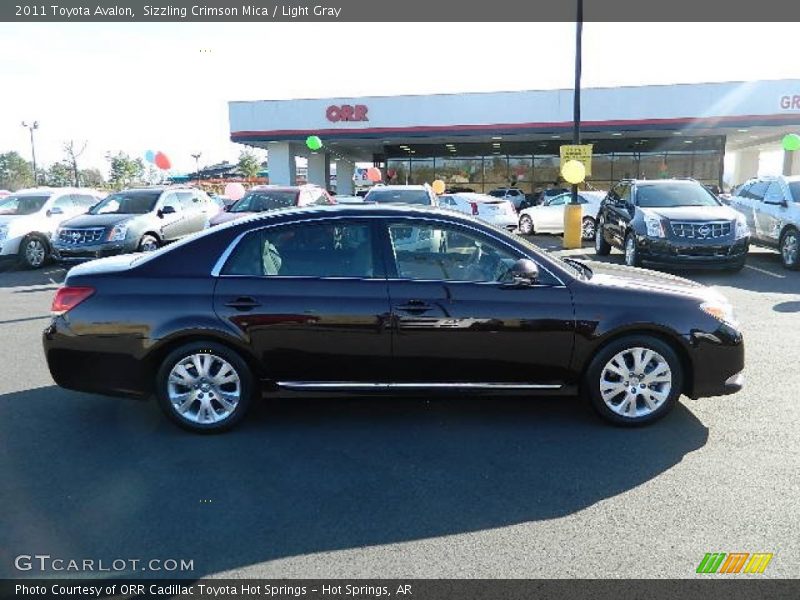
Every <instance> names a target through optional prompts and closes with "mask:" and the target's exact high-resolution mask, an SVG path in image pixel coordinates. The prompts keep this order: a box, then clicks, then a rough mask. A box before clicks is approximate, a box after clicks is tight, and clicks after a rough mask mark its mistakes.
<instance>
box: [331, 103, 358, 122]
mask: <svg viewBox="0 0 800 600" xmlns="http://www.w3.org/2000/svg"><path fill="white" fill-rule="evenodd" d="M367 110H368V108H367V107H366V106H365V105H363V104H356V105H355V106H353V105H351V104H342V105H341V106H336V105H335V104H333V105H331V106H329V107H328V108H327V109H326V110H325V118H326V119H328V121H331V122H332V123H338V122H339V121H369V119H368V118H367Z"/></svg>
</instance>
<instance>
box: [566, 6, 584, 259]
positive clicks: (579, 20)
mask: <svg viewBox="0 0 800 600" xmlns="http://www.w3.org/2000/svg"><path fill="white" fill-rule="evenodd" d="M576 8H577V12H576V15H575V87H574V90H573V96H572V100H573V101H572V111H573V113H572V143H573V144H574V145H575V146H577V145H579V144H580V143H581V51H582V50H581V42H582V39H581V38H582V36H583V0H577V7H576ZM582 213H583V211H582V210H581V206H580V204H579V203H578V184H576V183H573V184H572V197H571V198H570V201H569V204H567V205H566V206H565V207H564V242H563V246H564V248H568V249H571V248H580V247H581V245H582V238H583V235H582V222H581V221H582V219H581V217H582Z"/></svg>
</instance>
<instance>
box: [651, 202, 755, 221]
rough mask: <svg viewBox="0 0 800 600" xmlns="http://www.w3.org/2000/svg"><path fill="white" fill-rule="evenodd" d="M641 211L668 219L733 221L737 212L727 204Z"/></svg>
mask: <svg viewBox="0 0 800 600" xmlns="http://www.w3.org/2000/svg"><path fill="white" fill-rule="evenodd" d="M642 211H643V212H644V213H646V214H654V215H658V216H660V217H663V218H665V219H669V220H670V221H733V220H734V219H736V215H738V214H739V213H738V212H736V211H735V210H734V209H732V208H731V207H729V206H673V207H670V208H642Z"/></svg>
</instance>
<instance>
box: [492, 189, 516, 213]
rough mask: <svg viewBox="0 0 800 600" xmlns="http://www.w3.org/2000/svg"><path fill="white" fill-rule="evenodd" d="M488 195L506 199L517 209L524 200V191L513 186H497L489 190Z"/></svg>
mask: <svg viewBox="0 0 800 600" xmlns="http://www.w3.org/2000/svg"><path fill="white" fill-rule="evenodd" d="M489 195H490V196H493V197H495V198H500V199H502V200H508V201H509V202H511V204H513V205H514V208H516V209H519V207H520V205H521V204H522V203H523V202H525V192H523V191H522V190H521V189H519V188H514V187H511V188H497V189H494V190H492V191H491V192H489Z"/></svg>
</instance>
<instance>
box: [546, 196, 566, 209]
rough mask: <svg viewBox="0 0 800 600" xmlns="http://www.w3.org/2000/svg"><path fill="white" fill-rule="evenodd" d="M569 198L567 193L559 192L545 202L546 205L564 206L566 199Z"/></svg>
mask: <svg viewBox="0 0 800 600" xmlns="http://www.w3.org/2000/svg"><path fill="white" fill-rule="evenodd" d="M569 199H570V196H569V195H567V194H561V195H560V196H556V197H555V198H553V199H552V200H550V202H548V203H547V206H564V205H565V204H566V203H567V200H569Z"/></svg>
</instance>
